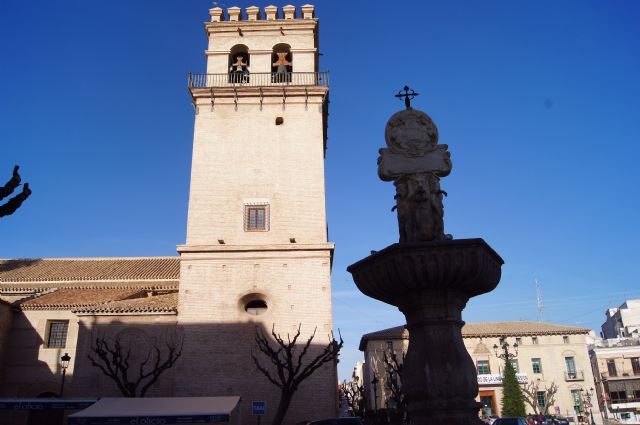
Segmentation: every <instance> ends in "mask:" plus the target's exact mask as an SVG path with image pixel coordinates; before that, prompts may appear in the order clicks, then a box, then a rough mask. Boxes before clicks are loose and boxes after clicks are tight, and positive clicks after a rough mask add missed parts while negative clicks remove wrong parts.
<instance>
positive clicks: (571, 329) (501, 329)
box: [462, 321, 591, 338]
mask: <svg viewBox="0 0 640 425" xmlns="http://www.w3.org/2000/svg"><path fill="white" fill-rule="evenodd" d="M589 332H591V329H588V328H581V327H578V326H566V325H556V324H554V323H543V322H526V321H518V322H478V323H467V324H466V325H464V326H463V327H462V336H463V337H467V338H469V337H479V336H482V337H491V336H503V335H504V336H527V335H569V334H588V333H589Z"/></svg>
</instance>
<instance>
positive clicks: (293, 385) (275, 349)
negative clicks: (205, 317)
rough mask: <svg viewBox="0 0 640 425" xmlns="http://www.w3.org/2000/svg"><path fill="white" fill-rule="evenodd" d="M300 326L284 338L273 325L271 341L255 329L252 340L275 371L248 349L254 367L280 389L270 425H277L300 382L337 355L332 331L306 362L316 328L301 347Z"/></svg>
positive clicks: (332, 360) (334, 359) (338, 347)
mask: <svg viewBox="0 0 640 425" xmlns="http://www.w3.org/2000/svg"><path fill="white" fill-rule="evenodd" d="M301 327H302V325H298V328H297V330H296V332H295V334H294V335H293V336H291V335H289V334H287V336H286V340H285V338H283V337H282V336H281V335H280V334H278V333H277V332H276V331H275V325H274V326H273V327H272V328H271V336H272V337H273V341H274V342H273V343H271V342H270V341H269V340H268V339H267V337H266V336H265V334H264V332H263V331H262V329H261V328H256V336H255V341H256V345H257V346H258V350H259V351H260V352H261V353H262V354H263V355H264V356H266V357H267V358H268V359H269V361H270V362H271V364H272V365H273V366H274V367H275V374H274V373H273V372H272V371H270V370H269V369H268V368H267V367H265V366H263V365H262V364H261V363H260V360H259V359H258V357H257V356H256V355H255V354H254V353H253V352H252V353H251V357H252V358H253V362H254V363H255V365H256V368H257V369H258V370H259V371H260V372H262V374H263V375H264V376H265V377H266V378H267V379H268V380H269V382H271V383H272V384H273V385H275V386H276V387H278V388H280V403H279V404H278V409H277V411H276V415H275V418H274V420H273V425H280V424H281V423H282V421H283V420H284V417H285V415H286V413H287V410H288V408H289V404H290V403H291V400H292V399H293V396H294V394H295V393H296V391H297V389H298V387H299V386H300V384H301V383H302V382H303V381H304V380H305V379H307V378H308V377H309V376H311V375H312V374H313V373H314V372H315V371H316V370H318V369H319V368H320V367H322V366H323V365H324V364H325V363H329V362H336V361H337V359H338V354H339V353H340V349H341V348H342V345H343V340H342V336H340V341H339V342H338V341H336V340H335V338H334V337H333V334H331V335H330V338H331V339H330V341H329V343H328V344H327V346H326V347H324V348H323V349H322V352H320V353H319V354H317V355H316V356H315V357H314V358H312V359H311V361H310V362H308V363H306V362H305V358H306V356H307V355H308V354H309V353H310V347H311V343H312V342H313V339H314V338H315V335H316V330H315V329H314V331H313V333H312V334H311V336H309V338H308V339H307V341H306V342H305V343H304V345H303V346H302V348H301V349H299V347H298V344H297V343H298V338H299V337H300V334H301Z"/></svg>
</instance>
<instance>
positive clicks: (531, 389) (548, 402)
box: [522, 381, 558, 414]
mask: <svg viewBox="0 0 640 425" xmlns="http://www.w3.org/2000/svg"><path fill="white" fill-rule="evenodd" d="M541 391H544V392H545V396H544V406H540V404H539V403H538V392H541ZM557 392H558V386H557V385H556V383H555V382H552V383H551V385H550V386H548V387H545V388H543V389H540V383H539V382H537V381H531V382H529V383H528V384H526V385H523V386H522V395H523V396H524V401H525V402H526V403H527V404H528V405H529V406H531V408H532V409H533V413H535V414H547V413H548V411H549V406H552V405H553V404H554V403H555V398H556V393H557Z"/></svg>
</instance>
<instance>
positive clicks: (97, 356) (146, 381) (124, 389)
mask: <svg viewBox="0 0 640 425" xmlns="http://www.w3.org/2000/svg"><path fill="white" fill-rule="evenodd" d="M183 345H184V339H183V338H182V337H178V338H177V339H175V340H172V341H169V342H167V343H166V346H167V350H166V351H167V353H166V358H164V359H163V355H162V351H161V350H160V347H159V346H158V342H157V341H154V343H153V344H152V346H151V347H149V349H148V350H147V354H146V357H145V359H144V360H142V361H141V362H140V363H139V364H138V368H137V369H138V374H137V375H138V376H137V378H135V379H131V378H130V377H129V371H130V370H132V369H133V368H132V364H131V363H130V357H131V347H130V346H129V347H127V348H126V351H125V348H124V347H123V345H122V343H121V341H120V340H119V339H116V340H115V341H113V342H112V343H110V342H109V340H108V339H107V338H106V337H104V336H98V337H96V340H95V344H94V345H92V346H91V347H90V350H91V354H89V355H88V357H89V360H90V361H91V365H92V366H95V367H97V368H98V369H100V371H101V372H102V373H103V374H104V375H106V376H108V377H109V378H111V379H112V380H113V381H114V382H115V383H116V386H117V387H118V389H119V390H120V392H121V393H122V395H123V396H125V397H144V396H145V394H146V393H147V390H148V389H149V388H151V386H152V385H153V384H154V383H155V382H156V381H157V380H158V378H159V377H160V376H161V375H162V373H164V372H165V371H166V370H167V369H170V368H171V367H173V365H174V364H175V363H176V361H177V360H178V359H179V358H180V356H181V355H182V347H183ZM123 353H126V354H123ZM152 358H153V359H154V363H153V364H152V365H150V368H149V370H148V371H145V367H146V366H147V365H148V364H149V361H150V360H151V359H152ZM134 373H135V372H134Z"/></svg>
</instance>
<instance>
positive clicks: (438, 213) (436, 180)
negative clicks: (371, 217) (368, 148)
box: [378, 109, 452, 242]
mask: <svg viewBox="0 0 640 425" xmlns="http://www.w3.org/2000/svg"><path fill="white" fill-rule="evenodd" d="M385 141H386V143H387V146H388V147H387V148H382V149H380V157H379V158H378V175H379V176H380V178H381V179H382V180H385V181H393V182H394V185H395V187H396V196H395V199H396V206H395V207H394V208H393V209H397V210H398V227H399V232H400V242H417V241H432V240H443V239H446V236H445V234H444V207H443V204H442V199H443V195H446V192H444V191H442V190H441V189H440V177H444V176H447V175H448V174H449V173H450V172H451V167H452V164H451V155H450V153H449V152H448V151H447V149H448V146H447V145H439V144H438V129H437V128H436V126H435V124H434V123H433V121H432V120H431V118H430V117H429V116H428V115H427V114H425V113H424V112H421V111H417V110H415V109H406V110H404V111H400V112H398V113H396V114H394V115H393V116H392V117H391V118H390V119H389V122H388V123H387V127H386V129H385Z"/></svg>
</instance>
